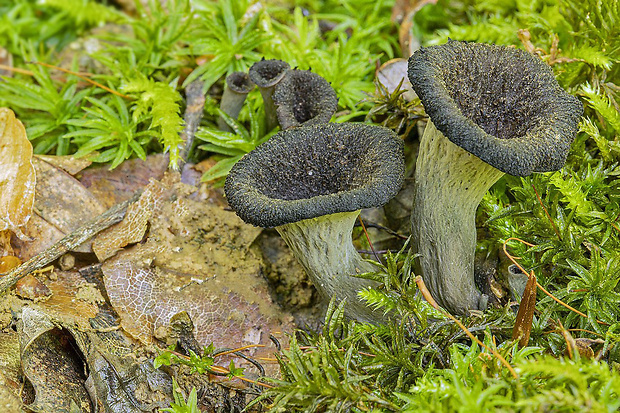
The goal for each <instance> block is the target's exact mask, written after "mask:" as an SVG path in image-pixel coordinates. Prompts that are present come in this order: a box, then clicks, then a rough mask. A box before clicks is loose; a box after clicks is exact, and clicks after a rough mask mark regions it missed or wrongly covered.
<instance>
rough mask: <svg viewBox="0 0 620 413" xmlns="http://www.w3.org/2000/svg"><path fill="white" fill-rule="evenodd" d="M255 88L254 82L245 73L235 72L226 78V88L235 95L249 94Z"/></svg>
mask: <svg viewBox="0 0 620 413" xmlns="http://www.w3.org/2000/svg"><path fill="white" fill-rule="evenodd" d="M254 86H255V85H254V82H252V80H251V79H250V76H248V74H247V73H245V72H233V73H231V74H229V75H228V76H227V77H226V87H228V88H230V90H232V91H233V92H235V93H242V94H248V93H250V92H251V91H252V89H254Z"/></svg>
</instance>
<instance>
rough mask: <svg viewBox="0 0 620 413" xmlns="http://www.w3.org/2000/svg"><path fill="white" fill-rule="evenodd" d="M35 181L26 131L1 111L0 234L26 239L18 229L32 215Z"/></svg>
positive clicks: (5, 111)
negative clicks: (9, 234)
mask: <svg viewBox="0 0 620 413" xmlns="http://www.w3.org/2000/svg"><path fill="white" fill-rule="evenodd" d="M35 179H36V177H35V172H34V167H33V166H32V145H31V144H30V141H29V140H28V138H27V137H26V129H25V128H24V125H23V124H22V123H21V122H20V121H19V120H18V119H16V118H15V114H14V113H13V111H12V110H11V109H8V108H0V231H5V230H7V229H8V230H11V231H13V232H14V233H15V235H17V236H18V237H19V238H21V239H27V238H28V237H27V236H26V235H25V234H24V233H23V232H22V230H21V227H22V226H24V225H25V224H26V222H28V219H29V218H30V214H31V213H32V206H33V205H34V193H35Z"/></svg>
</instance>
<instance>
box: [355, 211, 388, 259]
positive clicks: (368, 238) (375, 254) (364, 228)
mask: <svg viewBox="0 0 620 413" xmlns="http://www.w3.org/2000/svg"><path fill="white" fill-rule="evenodd" d="M357 218H358V219H359V220H360V224H362V229H363V230H364V235H366V240H367V241H368V245H370V249H371V250H372V255H374V256H375V259H376V260H377V262H378V263H379V264H383V262H381V258H379V254H377V251H375V247H373V246H372V242H371V241H370V237H369V236H368V231H366V226H365V225H364V221H362V216H361V215H358V216H357Z"/></svg>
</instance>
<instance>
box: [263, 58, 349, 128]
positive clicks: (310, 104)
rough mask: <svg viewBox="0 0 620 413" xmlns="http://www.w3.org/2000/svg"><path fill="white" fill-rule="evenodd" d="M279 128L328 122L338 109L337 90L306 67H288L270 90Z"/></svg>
mask: <svg viewBox="0 0 620 413" xmlns="http://www.w3.org/2000/svg"><path fill="white" fill-rule="evenodd" d="M273 102H274V103H275V104H276V113H277V115H278V122H279V123H280V126H281V127H282V129H288V128H292V127H296V126H300V125H305V126H308V125H316V124H319V123H327V122H329V120H330V119H331V117H332V115H333V114H334V113H335V112H336V109H338V97H336V92H335V91H334V89H333V88H332V87H331V85H330V84H329V83H328V82H327V80H325V79H323V78H322V77H321V76H319V75H317V74H316V73H312V72H310V71H309V70H291V71H289V72H288V73H287V74H286V76H284V79H282V81H281V82H280V83H278V85H277V86H276V89H275V91H274V92H273Z"/></svg>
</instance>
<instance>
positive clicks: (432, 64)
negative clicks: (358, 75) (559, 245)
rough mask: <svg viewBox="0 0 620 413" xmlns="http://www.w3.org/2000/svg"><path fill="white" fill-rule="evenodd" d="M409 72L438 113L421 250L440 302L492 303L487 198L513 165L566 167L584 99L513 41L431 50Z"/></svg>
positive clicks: (418, 228)
mask: <svg viewBox="0 0 620 413" xmlns="http://www.w3.org/2000/svg"><path fill="white" fill-rule="evenodd" d="M409 79H410V80H411V83H412V85H413V89H414V90H415V92H416V93H417V94H418V96H419V97H420V99H421V101H422V103H423V105H424V108H425V110H426V113H427V114H428V116H429V117H430V121H429V122H428V124H427V126H426V130H425V132H424V135H423V137H422V139H421V142H420V149H419V152H418V158H417V161H416V170H415V196H414V202H413V210H412V214H411V224H412V234H413V240H414V245H413V248H414V250H416V251H415V252H417V253H419V254H421V256H420V258H419V266H420V270H421V272H422V277H423V279H424V281H425V282H426V284H427V286H428V288H429V290H430V291H431V293H432V295H433V297H434V298H435V300H437V302H438V303H439V304H440V305H441V306H443V307H445V308H446V309H448V310H449V311H451V312H453V313H458V314H466V313H467V311H468V310H473V309H478V308H483V307H485V306H486V305H485V301H486V300H485V299H484V298H485V297H484V296H482V295H481V293H480V291H479V290H478V289H477V288H476V285H475V282H474V252H475V248H476V225H475V213H476V208H477V207H478V204H479V203H480V201H481V200H482V197H483V196H484V194H485V193H486V192H487V190H488V189H489V188H490V187H491V186H492V185H493V184H494V183H495V182H496V181H497V180H498V179H499V178H500V177H501V176H502V175H504V173H508V174H511V175H516V176H527V175H530V174H531V173H532V172H545V171H554V170H558V169H560V168H561V167H562V166H563V165H564V163H565V162H566V156H567V154H568V151H569V148H570V145H571V143H572V141H573V139H574V138H575V135H576V133H577V124H578V122H579V119H580V117H581V114H582V112H583V107H582V105H581V103H580V102H579V100H578V99H577V98H575V97H574V96H571V95H569V94H568V93H567V92H566V91H564V90H563V89H562V88H561V87H560V85H559V84H558V82H557V81H556V79H555V77H554V76H553V72H552V71H551V68H550V67H549V66H548V65H547V64H545V63H544V62H543V61H542V60H540V59H539V58H537V57H534V56H533V55H530V54H528V53H526V52H524V51H522V50H518V49H514V48H509V47H503V46H495V45H489V44H481V43H467V42H460V41H449V42H448V43H446V44H444V45H441V46H433V47H426V48H422V49H420V50H418V51H417V52H416V53H415V54H413V56H411V57H410V58H409Z"/></svg>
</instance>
